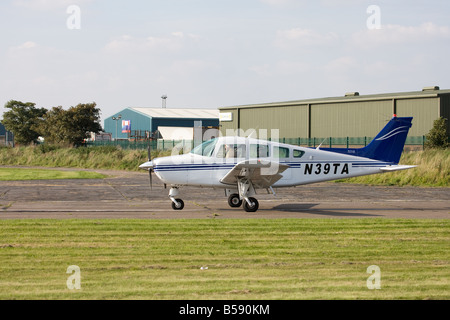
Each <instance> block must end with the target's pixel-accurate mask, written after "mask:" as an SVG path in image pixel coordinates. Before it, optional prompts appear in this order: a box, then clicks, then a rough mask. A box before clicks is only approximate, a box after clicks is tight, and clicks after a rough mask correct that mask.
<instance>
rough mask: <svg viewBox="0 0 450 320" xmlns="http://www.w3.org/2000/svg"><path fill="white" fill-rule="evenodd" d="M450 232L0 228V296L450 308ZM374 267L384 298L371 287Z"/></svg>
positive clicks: (99, 223)
mask: <svg viewBox="0 0 450 320" xmlns="http://www.w3.org/2000/svg"><path fill="white" fill-rule="evenodd" d="M0 214H1V213H0ZM449 227H450V222H449V220H390V219H348V220H347V219H345V220H340V219H339V220H338V219H298V220H297V219H296V220H291V219H287V220H282V219H281V220H220V221H218V220H63V221H56V220H15V221H0V299H169V300H173V299H193V300H199V299H202V300H203V299H231V300H237V299H244V300H251V299H257V300H258V299H449V298H450V268H449V262H450V251H449V243H450V233H449ZM71 265H76V266H79V268H80V271H81V274H80V275H81V289H80V290H69V289H68V288H67V286H66V281H67V279H68V277H69V276H70V274H67V273H66V270H67V268H68V267H69V266H71ZM372 265H377V266H378V267H379V268H380V270H381V289H380V290H369V289H368V288H367V279H368V277H369V276H370V274H368V273H367V268H368V267H369V266H372Z"/></svg>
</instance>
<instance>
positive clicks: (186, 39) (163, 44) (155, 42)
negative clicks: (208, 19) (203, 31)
mask: <svg viewBox="0 0 450 320" xmlns="http://www.w3.org/2000/svg"><path fill="white" fill-rule="evenodd" d="M200 38H201V37H200V36H197V35H194V34H187V35H185V34H184V33H183V32H179V31H177V32H172V33H171V34H170V35H168V36H159V37H155V36H150V37H147V38H135V37H132V36H129V35H124V36H121V37H118V38H116V39H114V40H112V41H110V42H109V43H108V44H107V45H106V46H105V49H106V50H107V52H110V53H123V52H133V53H139V52H149V53H154V54H161V53H168V52H170V53H176V52H180V51H182V50H183V49H185V48H186V47H188V46H189V43H190V42H196V41H198V40H199V39H200Z"/></svg>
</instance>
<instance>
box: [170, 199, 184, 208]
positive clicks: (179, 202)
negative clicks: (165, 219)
mask: <svg viewBox="0 0 450 320" xmlns="http://www.w3.org/2000/svg"><path fill="white" fill-rule="evenodd" d="M175 201H176V202H177V203H175V202H172V209H173V210H183V209H184V201H183V200H181V199H175Z"/></svg>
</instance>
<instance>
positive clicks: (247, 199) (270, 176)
mask: <svg viewBox="0 0 450 320" xmlns="http://www.w3.org/2000/svg"><path fill="white" fill-rule="evenodd" d="M411 122H412V118H411V117H403V118H401V117H397V116H396V115H394V117H393V118H392V119H391V120H390V121H389V123H388V124H387V125H386V126H385V127H384V128H383V130H381V132H380V133H379V134H378V135H377V136H376V137H375V138H374V139H373V140H372V142H371V143H370V144H369V145H367V146H366V147H364V148H359V149H355V148H349V149H347V148H320V147H318V148H316V149H313V148H303V147H298V146H294V145H288V144H282V143H278V142H271V141H265V140H257V139H251V138H243V137H220V138H216V139H212V140H209V141H206V142H204V143H203V144H201V145H199V146H197V147H196V148H194V149H193V150H192V151H191V152H190V153H189V154H184V155H176V156H171V157H163V158H156V159H153V160H151V161H150V156H149V161H148V162H146V163H144V164H142V165H141V166H140V168H141V169H146V170H149V173H150V184H151V175H152V172H155V174H156V175H157V176H158V178H159V179H160V180H161V181H162V182H163V183H164V184H165V185H170V186H171V189H170V192H169V198H170V200H171V201H172V208H173V209H174V210H182V209H183V208H184V202H183V200H181V199H178V198H177V197H178V196H179V187H182V186H198V187H211V188H222V189H225V194H226V196H228V204H229V205H230V206H231V207H240V206H241V205H242V204H243V207H244V210H245V211H247V212H255V211H257V210H258V208H259V203H258V200H256V199H255V198H254V196H255V195H256V190H257V189H267V191H268V192H270V193H272V194H275V193H274V191H273V188H283V187H292V186H297V185H305V184H310V183H316V182H323V181H329V180H336V179H342V178H350V177H357V176H363V175H370V174H375V173H383V172H390V171H397V170H405V169H410V168H414V167H415V166H406V165H398V163H399V160H400V156H401V154H402V152H403V147H404V145H405V141H406V137H407V135H408V132H409V129H410V128H411V125H412V123H411ZM149 154H150V152H149Z"/></svg>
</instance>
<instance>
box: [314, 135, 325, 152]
mask: <svg viewBox="0 0 450 320" xmlns="http://www.w3.org/2000/svg"><path fill="white" fill-rule="evenodd" d="M326 140H327V138H325V139H323V141H322V143H321V144H319V146H318V147H317V148H316V150H320V147H321V146H322V145H323V144H324V142H325V141H326Z"/></svg>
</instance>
